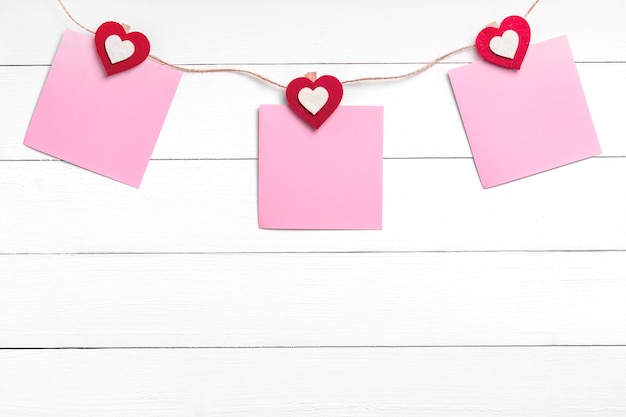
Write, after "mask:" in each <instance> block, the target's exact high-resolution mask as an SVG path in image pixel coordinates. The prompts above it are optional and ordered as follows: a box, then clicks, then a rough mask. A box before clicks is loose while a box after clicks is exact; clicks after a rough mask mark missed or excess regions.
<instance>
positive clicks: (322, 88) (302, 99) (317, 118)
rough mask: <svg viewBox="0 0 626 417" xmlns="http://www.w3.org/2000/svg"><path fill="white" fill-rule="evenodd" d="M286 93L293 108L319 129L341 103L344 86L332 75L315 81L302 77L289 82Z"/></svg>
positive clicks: (303, 118)
mask: <svg viewBox="0 0 626 417" xmlns="http://www.w3.org/2000/svg"><path fill="white" fill-rule="evenodd" d="M285 94H286V96H287V103H289V107H291V110H293V112H294V113H295V114H297V115H298V116H299V117H300V118H301V119H302V120H304V121H305V122H306V123H307V124H308V125H310V126H311V127H312V128H314V129H318V128H319V127H320V126H321V125H322V123H324V122H325V121H326V119H328V118H329V117H330V115H331V114H333V112H334V111H335V109H336V108H337V107H338V106H339V103H341V98H342V97H343V86H342V85H341V81H339V80H338V79H336V78H335V77H333V76H331V75H324V76H322V77H320V78H318V79H317V80H315V81H311V80H309V79H308V78H305V77H300V78H296V79H294V80H293V81H291V82H290V83H289V85H288V86H287V90H286V92H285ZM324 99H325V100H324Z"/></svg>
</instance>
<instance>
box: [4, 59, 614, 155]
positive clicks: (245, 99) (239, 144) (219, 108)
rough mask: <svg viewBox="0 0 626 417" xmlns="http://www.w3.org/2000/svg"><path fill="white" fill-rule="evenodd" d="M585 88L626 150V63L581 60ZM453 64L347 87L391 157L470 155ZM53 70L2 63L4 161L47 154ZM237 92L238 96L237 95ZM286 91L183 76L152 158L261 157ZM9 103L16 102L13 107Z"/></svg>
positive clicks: (238, 80)
mask: <svg viewBox="0 0 626 417" xmlns="http://www.w3.org/2000/svg"><path fill="white" fill-rule="evenodd" d="M578 67H579V71H580V76H581V80H582V83H583V87H584V89H585V91H586V94H587V99H588V103H589V108H590V110H591V113H592V117H593V119H594V122H595V126H596V130H597V133H598V137H599V138H600V143H601V146H602V148H603V151H604V155H607V156H624V155H626V142H625V141H624V140H623V139H622V135H621V134H620V132H621V131H622V130H623V125H622V122H621V120H622V117H621V112H622V108H621V107H620V106H618V105H616V103H619V102H620V100H621V97H624V96H626V77H624V75H623V74H624V73H625V72H626V64H579V66H578ZM411 68H413V67H412V66H408V65H366V66H353V65H326V66H315V69H316V70H318V71H319V72H320V73H334V74H337V75H339V74H341V76H342V77H344V78H346V79H347V78H353V77H359V76H361V75H364V74H367V73H368V72H371V73H380V74H394V73H402V72H406V71H409V70H410V69H411ZM450 68H452V66H451V65H439V66H437V67H436V68H434V69H432V70H431V71H429V72H427V73H425V74H423V75H420V76H418V77H415V78H411V79H407V80H404V81H398V82H391V83H381V84H378V83H367V84H360V85H353V86H348V87H346V93H345V97H344V101H343V102H344V104H347V105H382V106H384V107H385V147H384V155H385V157H387V158H397V157H470V156H471V153H470V150H469V146H468V144H467V139H466V136H465V131H464V130H463V124H462V123H461V119H460V117H459V115H458V110H457V106H456V103H455V101H454V97H453V95H452V90H451V88H450V84H449V81H448V77H447V71H448V70H449V69H450ZM255 69H258V71H261V72H264V73H267V74H273V75H279V76H280V77H281V78H284V79H285V80H288V79H289V77H290V76H291V77H294V76H299V75H301V74H304V72H306V71H307V69H311V67H307V66H264V67H255ZM47 71H48V69H47V67H3V68H2V67H0V95H1V96H2V97H3V101H5V102H6V103H7V105H6V106H3V112H0V159H49V158H50V157H49V156H47V155H45V154H42V153H40V152H36V151H33V150H32V149H30V148H27V147H25V146H24V145H23V144H22V142H23V139H24V134H25V132H26V128H27V127H28V123H29V121H30V117H31V115H32V112H33V110H34V108H35V105H36V103H37V99H38V97H39V92H40V90H41V87H42V86H43V82H44V80H45V77H46V74H47ZM235 92H236V93H235ZM284 101H285V99H284V93H283V92H282V90H280V89H277V88H272V87H269V86H267V85H265V84H261V83H259V82H257V81H255V80H251V79H248V78H245V77H241V76H237V75H232V74H222V75H184V76H183V79H182V82H181V84H180V87H179V90H178V92H177V94H176V97H175V99H174V102H173V104H172V107H171V109H170V112H169V114H168V117H167V119H166V123H165V126H164V128H163V131H162V132H161V135H160V138H159V142H158V143H157V146H156V149H155V151H154V154H153V157H154V158H156V159H161V158H192V159H196V158H256V157H257V139H258V135H257V120H258V119H257V111H258V108H259V105H260V104H268V103H270V104H273V103H284ZM9 103H10V105H8V104H9Z"/></svg>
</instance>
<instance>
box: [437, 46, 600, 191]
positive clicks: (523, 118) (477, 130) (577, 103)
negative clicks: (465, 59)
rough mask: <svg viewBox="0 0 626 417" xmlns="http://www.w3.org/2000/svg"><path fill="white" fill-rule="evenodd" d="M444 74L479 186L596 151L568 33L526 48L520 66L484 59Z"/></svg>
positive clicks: (550, 166)
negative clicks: (492, 62) (462, 125)
mask: <svg viewBox="0 0 626 417" xmlns="http://www.w3.org/2000/svg"><path fill="white" fill-rule="evenodd" d="M449 77H450V81H451V83H452V88H453V89H454V95H455V96H456V101H457V104H458V107H459V111H460V113H461V117H462V119H463V124H464V126H465V132H466V134H467V139H468V141H469V143H470V147H471V148H472V154H473V156H474V162H475V163H476V168H477V169H478V175H479V176H480V181H481V183H482V185H483V187H484V188H489V187H493V186H496V185H500V184H503V183H506V182H509V181H513V180H516V179H519V178H523V177H526V176H529V175H533V174H536V173H538V172H542V171H546V170H549V169H552V168H556V167H559V166H562V165H566V164H569V163H571V162H575V161H579V160H581V159H584V158H588V157H591V156H594V155H598V154H600V153H601V150H600V144H599V143H598V138H597V136H596V132H595V129H594V126H593V121H592V120H591V115H590V114H589V108H588V107H587V101H586V100H585V95H584V93H583V89H582V86H581V83H580V79H579V77H578V72H577V70H576V64H575V63H574V58H573V56H572V52H571V50H570V47H569V43H568V41H567V37H565V36H561V37H558V38H555V39H551V40H548V41H545V42H540V43H537V44H534V45H531V46H530V48H529V49H528V52H527V54H526V58H525V59H524V62H523V64H522V68H521V69H520V70H519V71H515V70H510V69H506V68H501V67H498V66H496V65H493V64H489V63H487V62H485V61H482V60H481V61H476V62H474V63H472V64H470V65H465V66H463V67H460V68H456V69H453V70H450V72H449Z"/></svg>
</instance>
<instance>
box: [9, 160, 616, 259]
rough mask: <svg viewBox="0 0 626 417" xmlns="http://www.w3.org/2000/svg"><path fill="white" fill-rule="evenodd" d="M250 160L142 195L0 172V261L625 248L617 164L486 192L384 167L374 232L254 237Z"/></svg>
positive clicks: (427, 166)
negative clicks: (66, 255) (16, 257)
mask: <svg viewBox="0 0 626 417" xmlns="http://www.w3.org/2000/svg"><path fill="white" fill-rule="evenodd" d="M256 166H257V164H256V161H152V162H151V164H150V166H149V167H148V172H147V175H146V178H145V179H144V183H143V184H142V186H141V188H140V189H139V190H137V189H134V188H131V187H128V186H125V185H122V184H119V183H117V182H115V181H112V180H110V179H108V178H105V177H101V176H98V175H96V174H93V173H91V172H89V171H86V170H83V169H79V168H76V167H74V166H72V165H69V164H66V163H63V162H56V161H49V162H43V163H40V162H3V163H0V178H2V179H3V180H2V182H0V195H2V198H3V202H2V206H1V207H0V210H1V212H2V216H1V217H0V230H1V231H2V239H1V240H0V252H2V253H58V252H70V253H76V252H78V253H85V252H86V253H90V252H99V253H100V252H239V251H244V252H250V251H252V252H259V251H261V252H267V251H270V252H274V251H279V252H280V251H432V250H444V251H445V250H554V249H556V250H559V249H604V250H611V249H626V234H625V233H624V230H625V225H626V223H625V222H626V220H625V217H624V212H626V193H623V192H621V190H622V188H623V184H622V183H623V181H622V178H625V177H626V166H625V165H624V163H623V160H622V159H619V158H617V159H611V158H608V159H598V158H592V159H589V160H586V161H582V162H578V163H576V164H572V165H569V166H566V167H562V168H559V169H555V170H553V171H550V172H546V173H542V174H540V175H536V176H534V177H531V178H526V179H523V180H520V181H517V182H514V183H510V184H506V185H503V186H500V187H496V188H492V189H489V190H483V189H482V188H481V186H480V183H479V181H478V177H477V174H476V171H475V167H474V164H473V162H472V161H471V160H469V159H462V160H386V161H385V162H384V173H383V177H384V186H383V187H384V191H383V194H384V195H383V230H382V231H280V230H261V229H259V228H258V226H257V213H256V211H257V208H256V207H257V172H256Z"/></svg>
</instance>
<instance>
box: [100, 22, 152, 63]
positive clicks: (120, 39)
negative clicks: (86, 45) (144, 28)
mask: <svg viewBox="0 0 626 417" xmlns="http://www.w3.org/2000/svg"><path fill="white" fill-rule="evenodd" d="M95 41H96V51H97V52H98V56H99V57H100V60H101V61H102V64H103V65H104V70H105V71H106V73H107V75H113V74H117V73H118V72H122V71H126V70H129V69H131V68H133V67H136V66H137V65H139V64H141V63H142V62H143V61H145V60H146V58H148V55H150V42H149V41H148V38H147V37H146V36H145V35H144V34H143V33H141V32H129V33H126V30H125V29H124V27H123V26H122V25H120V24H119V23H117V22H105V23H103V24H102V25H100V27H99V28H98V30H97V31H96V36H95ZM128 42H130V43H132V47H131V49H130V50H129V49H128V48H125V49H124V48H122V49H121V50H122V55H121V56H120V54H119V53H118V54H117V55H115V57H113V55H114V52H115V50H114V48H115V47H116V46H120V44H124V45H123V46H131V45H129V44H128ZM116 44H117V45H116ZM107 46H108V48H107ZM124 54H126V55H127V56H125V55H124Z"/></svg>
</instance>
